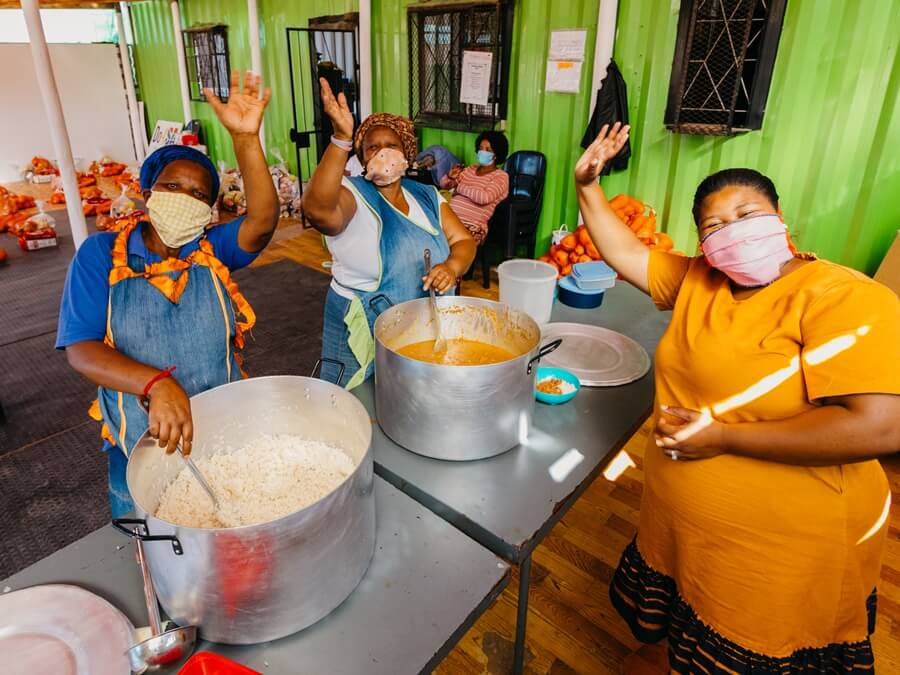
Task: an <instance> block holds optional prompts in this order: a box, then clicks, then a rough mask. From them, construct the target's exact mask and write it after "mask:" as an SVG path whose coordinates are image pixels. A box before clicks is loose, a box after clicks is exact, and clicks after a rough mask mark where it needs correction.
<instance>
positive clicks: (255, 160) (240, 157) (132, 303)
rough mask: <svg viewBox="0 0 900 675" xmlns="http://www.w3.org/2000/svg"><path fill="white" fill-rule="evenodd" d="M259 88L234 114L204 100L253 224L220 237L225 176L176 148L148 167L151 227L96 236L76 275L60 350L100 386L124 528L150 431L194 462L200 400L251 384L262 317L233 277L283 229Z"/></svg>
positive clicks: (63, 310)
mask: <svg viewBox="0 0 900 675" xmlns="http://www.w3.org/2000/svg"><path fill="white" fill-rule="evenodd" d="M259 84H260V79H259V77H258V76H253V75H252V74H251V73H247V77H246V81H245V87H244V89H243V90H242V89H241V86H240V81H239V78H238V74H237V72H234V73H232V75H231V89H230V91H231V94H230V96H229V98H228V102H227V103H222V102H221V101H220V100H219V99H218V98H216V96H215V95H214V94H213V92H212V91H211V90H209V89H206V90H204V93H205V94H206V98H207V101H208V102H209V104H210V106H211V107H212V109H213V110H214V111H215V113H216V116H217V117H218V118H219V121H220V122H221V123H222V126H224V127H225V128H226V129H227V130H228V132H229V133H230V134H231V142H232V144H233V146H234V154H235V156H236V157H237V162H238V167H239V168H240V170H241V174H242V175H243V177H244V191H245V193H246V195H247V215H246V216H241V217H239V218H237V219H235V220H232V221H231V222H229V223H225V224H223V225H217V226H215V227H208V225H209V222H210V215H211V206H212V205H213V204H215V202H216V199H217V198H218V196H219V174H218V172H217V171H216V167H215V166H214V165H213V163H212V162H211V161H210V160H209V158H208V157H207V156H206V155H204V154H202V153H200V152H198V151H197V150H194V149H193V148H189V147H186V146H182V145H168V146H165V147H163V148H160V149H159V150H157V151H156V152H153V153H152V154H151V155H150V156H149V157H147V159H145V160H144V163H143V164H142V166H141V190H142V191H143V195H144V199H145V200H146V202H147V214H148V216H147V220H146V221H144V222H141V223H138V224H137V225H136V226H132V227H130V228H128V229H125V230H124V231H123V232H121V233H118V234H117V233H115V232H100V233H98V234H95V235H92V236H90V237H88V238H87V240H86V241H85V242H84V244H82V246H81V247H80V248H79V249H78V252H77V253H76V254H75V257H74V258H73V260H72V264H71V265H70V266H69V273H68V276H67V277H66V285H65V289H64V290H63V296H62V304H61V307H60V310H59V332H58V333H57V336H56V347H57V349H65V350H66V357H67V358H68V361H69V365H71V366H72V368H74V369H75V370H76V371H78V372H79V373H81V375H83V376H84V377H86V378H87V379H88V380H90V381H91V382H93V383H94V384H96V385H97V386H98V387H99V392H98V402H99V411H97V410H95V411H94V412H96V413H98V415H97V416H98V419H99V415H102V419H103V423H104V425H103V438H104V440H105V441H106V442H105V444H104V447H103V449H104V451H105V452H106V455H107V458H108V464H109V498H110V507H111V510H112V516H113V518H120V517H122V516H124V515H125V514H126V513H128V512H129V511H131V510H132V508H133V503H132V500H131V496H130V494H129V492H128V485H127V483H126V481H125V467H126V463H127V460H128V456H129V455H130V454H131V451H132V450H133V449H134V446H135V444H136V443H137V442H138V440H139V439H140V437H141V436H142V435H143V433H144V432H145V431H147V429H148V427H149V433H150V435H151V436H153V437H154V438H156V439H158V441H159V447H161V448H165V449H166V452H169V453H171V452H174V451H175V448H176V446H177V445H178V444H181V446H182V449H183V451H184V454H189V453H190V451H191V441H192V440H193V419H192V417H191V403H190V400H189V399H190V397H191V396H193V395H195V394H199V393H200V392H202V391H206V390H207V389H211V388H213V387H217V386H219V385H221V384H225V383H227V382H232V381H234V380H238V379H240V378H241V370H240V366H239V363H238V360H237V357H236V355H235V352H236V350H238V349H240V347H241V346H242V345H243V337H242V332H243V331H245V330H247V329H248V328H250V327H251V326H252V325H253V322H254V321H255V318H254V315H253V311H252V310H251V309H250V306H249V305H248V304H247V302H246V300H244V298H243V296H242V295H241V294H240V292H238V290H237V286H236V285H235V284H234V282H233V281H232V279H231V276H230V271H234V270H236V269H239V268H241V267H246V266H247V265H249V264H250V263H251V262H253V260H254V259H255V258H256V256H257V255H258V254H259V252H260V251H262V250H263V248H265V246H266V244H268V243H269V240H270V239H271V237H272V233H273V232H274V231H275V226H276V225H277V223H278V195H277V194H276V193H275V187H274V185H273V184H272V178H271V176H270V175H269V169H268V166H267V165H266V158H265V155H264V154H263V150H262V145H260V142H259V127H260V124H261V123H262V119H263V111H264V110H265V107H266V104H267V103H268V101H269V96H270V92H269V90H268V89H266V91H265V94H264V96H263V98H260V97H259ZM239 315H243V317H244V321H243V322H242V321H240V320H239V318H238V317H239ZM144 405H146V406H147V408H146V410H147V412H145V411H144V408H143V406H144ZM95 408H96V406H95Z"/></svg>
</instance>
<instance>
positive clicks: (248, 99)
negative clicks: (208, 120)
mask: <svg viewBox="0 0 900 675" xmlns="http://www.w3.org/2000/svg"><path fill="white" fill-rule="evenodd" d="M261 84H262V77H261V76H259V75H255V74H253V73H252V72H250V71H249V70H248V71H247V74H246V75H245V76H244V86H243V87H241V76H240V73H239V72H238V71H236V70H232V71H231V88H230V89H229V94H228V102H227V103H223V102H222V100H221V99H220V98H219V97H218V96H216V95H215V93H214V92H213V90H212V89H208V88H204V90H203V94H204V95H205V96H206V100H207V102H209V104H210V105H211V106H212V109H213V110H214V111H215V113H216V117H218V118H219V121H220V122H221V123H222V126H224V127H225V128H226V129H228V131H230V132H231V133H232V134H258V133H259V127H260V126H261V125H262V119H263V112H264V111H265V109H266V105H268V103H269V99H270V98H271V97H272V90H271V89H269V88H268V87H266V90H265V91H264V92H263V95H262V98H260V96H259V89H260V85H261Z"/></svg>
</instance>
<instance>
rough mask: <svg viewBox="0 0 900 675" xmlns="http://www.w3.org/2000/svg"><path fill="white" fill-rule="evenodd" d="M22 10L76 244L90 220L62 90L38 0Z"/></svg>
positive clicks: (85, 233)
mask: <svg viewBox="0 0 900 675" xmlns="http://www.w3.org/2000/svg"><path fill="white" fill-rule="evenodd" d="M22 13H23V14H24V15H25V25H26V26H27V28H28V43H29V44H30V45H31V58H32V59H33V60H34V71H35V75H36V77H37V82H38V87H40V90H41V98H42V99H43V101H44V112H45V113H46V115H47V124H48V126H49V129H50V139H51V141H52V142H53V150H54V152H55V153H56V161H57V163H58V164H59V173H60V176H61V177H62V184H63V192H64V193H65V195H66V211H67V212H68V214H69V225H70V227H71V228H72V240H73V241H74V242H75V248H78V247H79V246H81V243H82V242H83V241H84V240H85V239H87V236H88V231H87V222H86V221H85V219H84V212H83V211H82V210H81V194H80V193H79V191H78V178H77V176H76V175H75V162H74V161H73V160H72V145H71V144H70V143H69V134H68V132H67V131H66V120H65V117H64V116H63V110H62V103H61V102H60V100H59V90H58V89H57V88H56V78H55V77H54V75H53V66H52V65H51V63H50V51H49V50H48V49H47V40H46V38H45V37H44V26H43V25H42V24H41V11H40V6H39V4H38V0H22Z"/></svg>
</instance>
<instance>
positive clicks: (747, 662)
mask: <svg viewBox="0 0 900 675" xmlns="http://www.w3.org/2000/svg"><path fill="white" fill-rule="evenodd" d="M607 131H608V129H607V127H604V128H603V130H601V132H600V135H599V136H598V137H597V140H596V141H595V142H594V143H593V145H591V146H590V147H589V148H588V149H587V150H586V151H585V153H584V155H583V156H582V158H581V159H580V160H579V162H578V165H577V166H576V169H575V180H576V184H577V192H578V202H579V206H580V207H581V212H582V214H583V215H584V220H585V223H586V225H587V227H588V230H589V231H590V235H591V237H592V239H593V240H594V243H595V244H596V246H597V249H598V250H599V251H600V253H601V255H602V256H603V259H604V260H606V261H607V262H608V263H609V264H610V265H611V266H612V267H613V268H615V270H616V271H617V272H618V273H619V274H620V275H621V277H622V278H623V279H625V280H626V281H628V282H629V283H631V284H632V285H634V286H635V287H637V288H639V289H640V290H642V291H644V292H645V293H648V294H649V295H650V296H651V298H652V299H653V301H654V302H655V303H656V305H657V306H658V307H659V308H660V309H664V310H672V319H671V323H670V324H669V327H668V329H667V331H666V333H665V334H664V335H663V337H662V339H661V340H660V342H659V346H658V347H657V350H656V369H655V371H656V397H657V400H656V406H655V416H656V428H655V433H654V434H653V435H652V436H651V440H650V442H649V444H648V447H647V451H646V455H645V457H644V476H645V485H644V491H643V498H642V502H641V511H640V525H639V528H638V534H637V537H636V539H635V541H633V542H632V543H631V544H629V546H628V547H627V548H626V549H625V552H624V553H623V555H622V559H621V562H620V563H619V568H618V570H617V571H616V573H615V575H614V577H613V580H612V583H611V586H610V598H611V600H612V602H613V605H614V606H615V607H616V609H617V610H618V611H619V613H620V614H621V615H622V616H623V617H624V618H625V620H626V621H627V622H628V624H629V626H630V627H631V631H632V632H633V633H634V635H635V637H637V638H638V639H639V640H641V641H642V642H648V643H651V642H659V641H661V640H663V639H667V640H668V650H669V665H670V668H671V669H672V672H677V673H698V672H703V673H709V674H717V673H747V672H751V671H752V672H753V673H788V672H790V673H821V672H830V673H837V672H841V673H851V672H852V673H856V672H872V670H873V668H874V664H873V656H872V646H871V643H870V641H869V636H870V635H871V633H872V632H873V630H874V626H875V601H876V595H875V585H876V583H877V582H878V578H879V570H880V567H881V558H882V554H883V553H884V548H885V541H886V538H887V534H888V515H889V509H890V489H889V486H888V482H887V479H886V477H885V474H884V471H883V470H882V468H881V465H880V464H879V462H878V458H880V457H887V456H888V455H891V454H893V453H896V452H897V451H898V450H900V302H898V299H897V296H896V295H895V294H894V293H893V292H892V291H891V290H889V289H888V288H886V287H885V286H882V285H881V284H878V283H876V282H875V281H873V280H872V279H870V278H868V277H866V276H865V275H863V274H860V273H858V272H855V271H853V270H851V269H847V268H846V267H842V266H840V265H836V264H834V263H830V262H827V261H825V260H819V259H817V258H816V257H815V256H814V255H810V254H797V253H796V252H795V250H794V249H793V246H792V245H791V243H790V239H789V235H788V231H787V228H786V226H785V224H784V222H783V220H782V217H781V209H780V206H779V201H778V194H777V192H776V190H775V186H774V185H773V184H772V181H771V180H769V179H768V178H766V177H765V176H763V175H761V174H760V173H758V172H756V171H753V170H752V169H728V170H725V171H720V172H719V173H716V174H713V175H712V176H709V177H708V178H706V179H705V180H704V181H703V182H702V183H701V184H700V186H699V187H698V188H697V192H696V194H695V195H694V206H693V216H694V222H695V223H696V225H697V234H698V238H699V240H700V248H701V250H702V252H703V255H700V256H696V257H692V258H689V257H684V256H678V255H674V254H671V253H665V252H662V251H650V250H648V249H647V247H646V246H644V245H643V244H642V243H641V242H640V241H639V240H638V238H637V237H636V236H635V234H634V233H633V232H632V231H631V230H630V229H629V228H628V226H627V225H625V224H624V223H622V222H621V221H620V220H619V219H618V218H617V217H616V215H615V213H614V212H613V210H612V209H611V208H610V206H609V204H608V202H607V200H606V196H605V195H604V193H603V190H602V189H601V188H600V185H599V184H598V183H597V176H598V175H599V173H600V171H601V170H602V169H603V166H604V164H605V163H606V162H608V161H610V160H611V159H612V158H613V157H615V156H616V154H617V152H618V151H619V149H620V148H621V147H622V145H623V144H624V142H625V140H626V139H627V137H628V127H625V128H621V129H620V127H619V125H618V124H617V125H615V126H614V127H613V128H612V130H611V131H609V133H607Z"/></svg>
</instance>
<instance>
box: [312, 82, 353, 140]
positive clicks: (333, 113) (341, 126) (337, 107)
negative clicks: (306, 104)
mask: <svg viewBox="0 0 900 675" xmlns="http://www.w3.org/2000/svg"><path fill="white" fill-rule="evenodd" d="M319 85H320V86H321V87H322V108H324V110H325V114H326V115H328V119H330V120H331V126H332V127H333V128H334V135H335V137H337V138H340V139H343V140H350V139H352V138H353V113H352V112H350V106H349V105H348V103H347V97H346V96H344V92H340V93H339V94H338V95H337V96H335V95H334V92H333V91H331V85H329V84H328V80H326V79H325V78H324V77H320V78H319Z"/></svg>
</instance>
